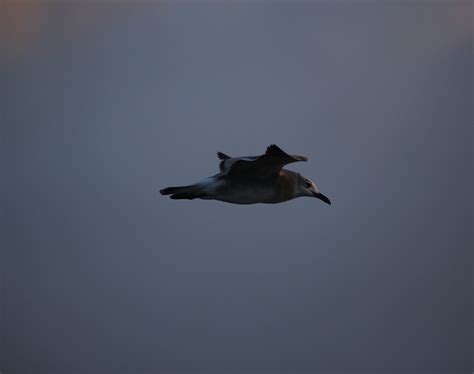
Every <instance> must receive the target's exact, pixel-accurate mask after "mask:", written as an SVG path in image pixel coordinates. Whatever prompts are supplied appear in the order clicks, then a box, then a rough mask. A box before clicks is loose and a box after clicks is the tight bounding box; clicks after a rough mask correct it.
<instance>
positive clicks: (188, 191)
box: [160, 185, 201, 200]
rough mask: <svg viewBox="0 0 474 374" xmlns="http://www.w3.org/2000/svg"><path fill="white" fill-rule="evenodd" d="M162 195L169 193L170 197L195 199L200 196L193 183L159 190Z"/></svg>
mask: <svg viewBox="0 0 474 374" xmlns="http://www.w3.org/2000/svg"><path fill="white" fill-rule="evenodd" d="M160 193H161V194H162V195H171V196H170V198H171V199H175V200H177V199H188V200H192V199H196V198H198V197H200V196H201V194H199V191H198V189H197V188H196V186H195V185H189V186H180V187H167V188H164V189H162V190H160Z"/></svg>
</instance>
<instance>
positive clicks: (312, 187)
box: [296, 174, 331, 205]
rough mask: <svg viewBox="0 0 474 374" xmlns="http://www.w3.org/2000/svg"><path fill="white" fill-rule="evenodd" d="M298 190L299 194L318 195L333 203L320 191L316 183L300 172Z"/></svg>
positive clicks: (317, 196)
mask: <svg viewBox="0 0 474 374" xmlns="http://www.w3.org/2000/svg"><path fill="white" fill-rule="evenodd" d="M296 192H297V194H298V196H309V197H316V198H318V199H320V200H322V201H324V202H325V203H326V204H329V205H331V201H330V200H329V199H328V198H327V197H326V196H325V195H323V194H322V193H321V192H320V191H319V189H318V187H317V186H316V183H314V182H313V181H312V180H311V179H309V178H308V177H305V176H303V175H301V174H298V178H297V185H296Z"/></svg>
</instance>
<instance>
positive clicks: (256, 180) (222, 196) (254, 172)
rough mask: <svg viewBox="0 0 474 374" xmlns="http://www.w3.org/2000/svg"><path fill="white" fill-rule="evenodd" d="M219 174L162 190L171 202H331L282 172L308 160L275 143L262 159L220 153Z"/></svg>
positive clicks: (301, 179) (297, 177) (297, 176)
mask: <svg viewBox="0 0 474 374" xmlns="http://www.w3.org/2000/svg"><path fill="white" fill-rule="evenodd" d="M217 157H218V158H219V159H220V160H221V161H220V164H219V169H220V172H219V173H218V174H216V175H213V176H211V177H208V178H206V179H203V180H202V181H200V182H198V183H195V184H190V185H188V186H181V187H168V188H164V189H162V190H160V193H161V194H162V195H170V198H171V199H188V200H192V199H205V200H220V201H224V202H227V203H233V204H256V203H265V204H276V203H282V202H284V201H288V200H292V199H295V198H297V197H302V196H309V197H316V198H318V199H320V200H322V201H324V202H325V203H326V204H331V201H330V200H329V199H328V198H327V197H326V196H325V195H323V194H322V193H321V192H320V191H319V189H318V187H316V184H315V183H314V182H313V181H312V180H311V179H309V178H307V177H305V176H303V175H301V174H300V173H297V172H294V171H291V170H287V169H283V167H284V166H285V165H287V164H291V163H293V162H299V161H307V160H308V158H307V157H305V156H297V155H289V154H287V153H286V152H284V151H283V150H282V149H281V148H279V147H278V146H276V145H275V144H272V145H270V146H269V147H268V148H267V150H266V152H265V153H264V154H263V155H261V156H249V157H230V156H228V155H226V154H225V153H222V152H217Z"/></svg>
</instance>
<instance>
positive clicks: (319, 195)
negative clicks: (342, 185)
mask: <svg viewBox="0 0 474 374" xmlns="http://www.w3.org/2000/svg"><path fill="white" fill-rule="evenodd" d="M313 196H314V197H317V198H318V199H319V200H322V201H324V202H325V203H326V204H329V205H331V200H329V199H328V198H327V196H324V195H323V194H322V193H321V192H313Z"/></svg>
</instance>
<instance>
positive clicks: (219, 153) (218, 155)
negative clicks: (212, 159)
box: [217, 152, 230, 160]
mask: <svg viewBox="0 0 474 374" xmlns="http://www.w3.org/2000/svg"><path fill="white" fill-rule="evenodd" d="M217 157H218V158H219V159H220V160H227V159H228V158H230V156H228V155H226V154H225V153H222V152H217Z"/></svg>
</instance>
